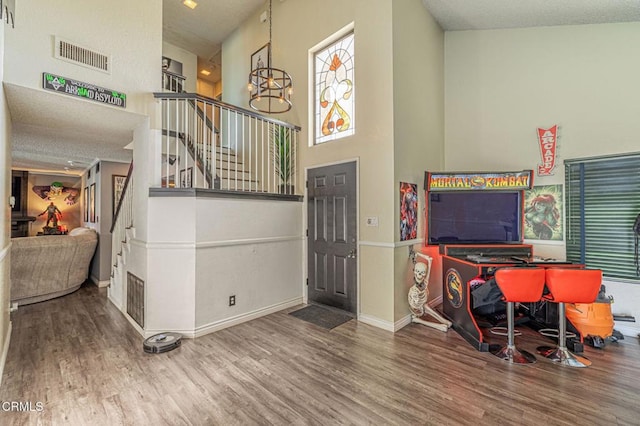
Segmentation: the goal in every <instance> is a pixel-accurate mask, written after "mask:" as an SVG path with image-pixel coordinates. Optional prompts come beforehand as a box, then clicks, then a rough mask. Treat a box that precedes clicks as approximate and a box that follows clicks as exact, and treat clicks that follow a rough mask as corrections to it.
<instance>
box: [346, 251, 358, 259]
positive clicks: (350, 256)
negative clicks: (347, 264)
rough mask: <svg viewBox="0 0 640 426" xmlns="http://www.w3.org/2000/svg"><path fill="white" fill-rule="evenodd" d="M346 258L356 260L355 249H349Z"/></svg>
mask: <svg viewBox="0 0 640 426" xmlns="http://www.w3.org/2000/svg"><path fill="white" fill-rule="evenodd" d="M347 257H348V258H349V259H355V258H356V249H351V251H350V252H349V254H348V255H347Z"/></svg>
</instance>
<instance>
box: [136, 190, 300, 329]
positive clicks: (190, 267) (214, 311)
mask: <svg viewBox="0 0 640 426" xmlns="http://www.w3.org/2000/svg"><path fill="white" fill-rule="evenodd" d="M149 207H150V211H151V212H153V214H152V215H151V216H150V218H149V230H148V241H147V242H146V248H147V252H148V257H147V260H148V264H147V268H148V269H147V272H146V284H147V296H146V297H147V299H146V300H147V303H146V315H145V333H146V334H149V335H150V334H153V333H155V332H160V331H168V330H170V331H177V332H181V333H183V334H185V335H187V336H198V335H202V334H205V333H208V332H212V331H216V330H218V329H221V328H225V327H229V326H231V325H234V324H237V323H239V322H243V321H247V320H249V319H252V318H255V317H257V316H261V315H265V314H267V313H270V312H274V311H276V310H281V309H284V308H286V307H289V306H293V305H295V304H299V303H302V284H303V283H302V278H301V277H302V271H301V268H302V266H301V265H302V257H301V252H302V219H301V218H302V203H301V202H285V201H270V200H237V199H227V198H224V199H221V198H195V197H179V198H176V197H151V198H150V199H149ZM274 265H276V266H275V267H274ZM136 275H138V274H136ZM231 295H235V296H236V305H235V306H233V307H230V306H228V302H229V296H231Z"/></svg>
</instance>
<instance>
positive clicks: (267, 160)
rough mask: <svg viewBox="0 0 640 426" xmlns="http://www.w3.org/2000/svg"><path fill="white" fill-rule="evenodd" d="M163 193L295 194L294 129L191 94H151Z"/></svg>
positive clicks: (297, 130) (287, 124) (296, 130)
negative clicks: (158, 118) (157, 109)
mask: <svg viewBox="0 0 640 426" xmlns="http://www.w3.org/2000/svg"><path fill="white" fill-rule="evenodd" d="M154 96H155V97H156V99H158V100H159V102H160V103H161V108H162V135H163V136H162V138H163V140H162V158H163V163H162V166H161V169H162V173H161V174H162V183H161V186H162V187H165V188H185V187H187V188H207V189H220V190H227V191H249V192H262V193H280V194H283V193H284V194H296V193H297V192H296V189H298V190H299V189H300V188H296V187H295V181H296V173H297V145H298V138H299V133H300V127H298V126H294V125H292V124H289V123H286V122H284V121H280V120H276V119H273V118H270V117H266V116H262V115H260V114H257V113H256V112H254V111H250V110H246V109H243V108H239V107H236V106H233V105H230V104H227V103H224V102H221V101H217V100H215V99H211V98H207V97H204V96H199V95H196V94H193V93H155V94H154Z"/></svg>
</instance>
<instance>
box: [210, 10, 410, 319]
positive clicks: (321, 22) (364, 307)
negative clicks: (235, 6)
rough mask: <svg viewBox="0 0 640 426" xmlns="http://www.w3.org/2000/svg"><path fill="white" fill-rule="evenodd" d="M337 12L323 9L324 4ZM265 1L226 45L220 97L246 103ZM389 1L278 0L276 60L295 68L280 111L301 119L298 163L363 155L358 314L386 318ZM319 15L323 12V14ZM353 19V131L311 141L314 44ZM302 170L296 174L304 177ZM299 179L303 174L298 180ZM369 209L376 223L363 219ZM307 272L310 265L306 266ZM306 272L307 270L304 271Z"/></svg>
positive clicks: (264, 37) (263, 38)
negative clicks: (287, 107) (286, 104)
mask: <svg viewBox="0 0 640 426" xmlns="http://www.w3.org/2000/svg"><path fill="white" fill-rule="evenodd" d="M330 10H333V11H337V10H339V11H340V13H324V12H323V11H330ZM263 11H264V9H260V10H258V11H256V13H255V14H254V15H253V16H252V17H250V18H249V20H248V21H247V22H245V23H244V24H243V25H242V26H241V27H240V28H238V29H237V30H236V31H235V32H234V33H233V34H232V35H231V36H230V37H229V38H228V39H227V40H226V41H225V42H224V43H223V47H222V57H223V61H222V80H223V100H224V101H225V102H230V103H233V104H236V105H241V106H245V107H247V106H248V95H247V91H246V85H247V76H248V74H249V61H250V57H251V54H252V53H253V52H255V51H256V50H257V49H258V48H259V47H261V46H262V45H264V43H266V42H267V41H268V40H269V31H268V23H266V24H261V23H260V20H259V15H260V14H261V13H262V12H263ZM391 13H392V2H390V1H388V0H353V1H349V2H345V1H341V0H327V1H325V2H323V3H322V4H321V5H320V3H318V2H317V1H314V0H298V1H287V2H277V1H276V2H274V3H273V37H272V39H273V45H272V63H273V65H274V66H275V67H278V68H283V69H285V70H286V71H287V72H288V73H290V74H291V76H292V78H293V81H294V94H293V96H292V102H293V109H292V110H291V111H289V112H288V113H286V114H281V115H279V116H277V117H276V118H279V119H283V120H286V121H289V122H291V123H294V124H298V125H300V126H301V127H302V131H301V133H300V139H299V140H300V144H299V163H298V165H299V170H305V168H309V167H314V166H319V165H326V164H331V163H336V162H344V161H346V160H354V159H358V160H359V162H358V170H359V176H358V182H359V197H360V198H359V200H358V202H359V205H358V207H359V220H358V231H359V241H360V246H359V251H358V253H359V255H358V259H359V277H360V312H359V314H360V315H361V316H364V317H365V318H370V319H372V320H374V321H376V320H379V321H382V322H383V323H384V324H393V321H394V302H393V300H394V296H393V292H394V280H393V272H392V271H393V263H394V260H393V247H394V237H395V232H396V231H395V229H396V227H397V224H396V223H395V216H394V215H395V211H396V205H395V204H394V202H393V200H394V199H395V198H394V197H395V194H396V192H397V188H396V185H395V178H394V173H393V143H394V140H393V138H394V133H393V129H394V125H393V102H392V100H393V65H392V61H393V55H392V51H393V46H392V22H391ZM319 16H322V19H319ZM350 23H353V26H354V32H355V62H356V70H355V103H356V112H355V116H356V132H355V135H353V136H350V137H347V138H344V139H340V140H337V141H333V142H328V143H325V144H322V145H320V146H308V145H307V141H308V135H309V132H310V131H311V130H310V129H311V125H312V124H311V123H309V121H308V117H309V107H310V106H309V99H310V94H309V91H308V90H309V89H308V88H309V72H310V70H309V67H308V62H309V61H308V52H309V49H311V48H312V47H314V46H316V45H317V44H319V43H321V42H322V41H324V40H325V39H327V38H328V37H330V36H332V35H333V34H334V33H336V32H337V31H339V30H341V29H342V28H344V27H345V26H347V25H349V24H350ZM303 177H304V174H303V173H300V174H299V179H302V178H303ZM297 185H298V186H300V185H302V182H301V181H299V182H297ZM367 216H376V217H378V219H379V220H378V223H379V225H378V226H377V227H367V226H365V223H366V219H365V218H366V217H367ZM303 272H304V274H306V266H305V270H304V271H303ZM305 276H306V275H305Z"/></svg>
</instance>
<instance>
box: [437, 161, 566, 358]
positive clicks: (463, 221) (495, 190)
mask: <svg viewBox="0 0 640 426" xmlns="http://www.w3.org/2000/svg"><path fill="white" fill-rule="evenodd" d="M532 185H533V172H532V171H531V170H524V171H517V172H488V173H484V172H479V173H475V172H454V173H446V172H438V173H431V172H425V191H426V197H425V199H426V204H427V207H426V209H427V211H426V219H427V220H426V224H427V230H426V238H425V244H426V245H430V246H434V245H438V246H439V250H438V251H439V254H440V256H441V258H442V273H443V279H442V285H443V289H442V296H443V302H442V309H443V313H444V315H445V316H446V317H447V318H448V319H449V320H451V321H452V322H453V328H454V330H456V331H457V332H458V333H459V334H460V335H461V336H462V337H463V338H464V339H465V340H467V341H468V342H469V343H470V344H471V345H473V346H474V347H475V348H476V349H478V350H479V351H482V352H486V351H488V350H489V344H488V343H487V341H486V339H485V338H484V337H483V334H482V331H481V329H480V327H479V325H478V319H477V318H476V316H474V313H473V308H474V306H473V299H472V294H471V292H472V289H473V288H475V286H477V285H481V284H482V283H485V282H486V281H488V280H489V279H490V278H491V277H492V276H493V274H494V272H495V270H496V269H497V268H499V267H502V266H517V265H521V266H527V265H538V266H544V265H551V264H556V265H557V264H558V263H566V262H558V261H556V260H553V259H542V258H538V257H536V256H534V254H533V248H532V246H531V245H529V244H523V234H524V232H523V228H524V217H523V209H524V191H525V190H526V189H531V187H532Z"/></svg>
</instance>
